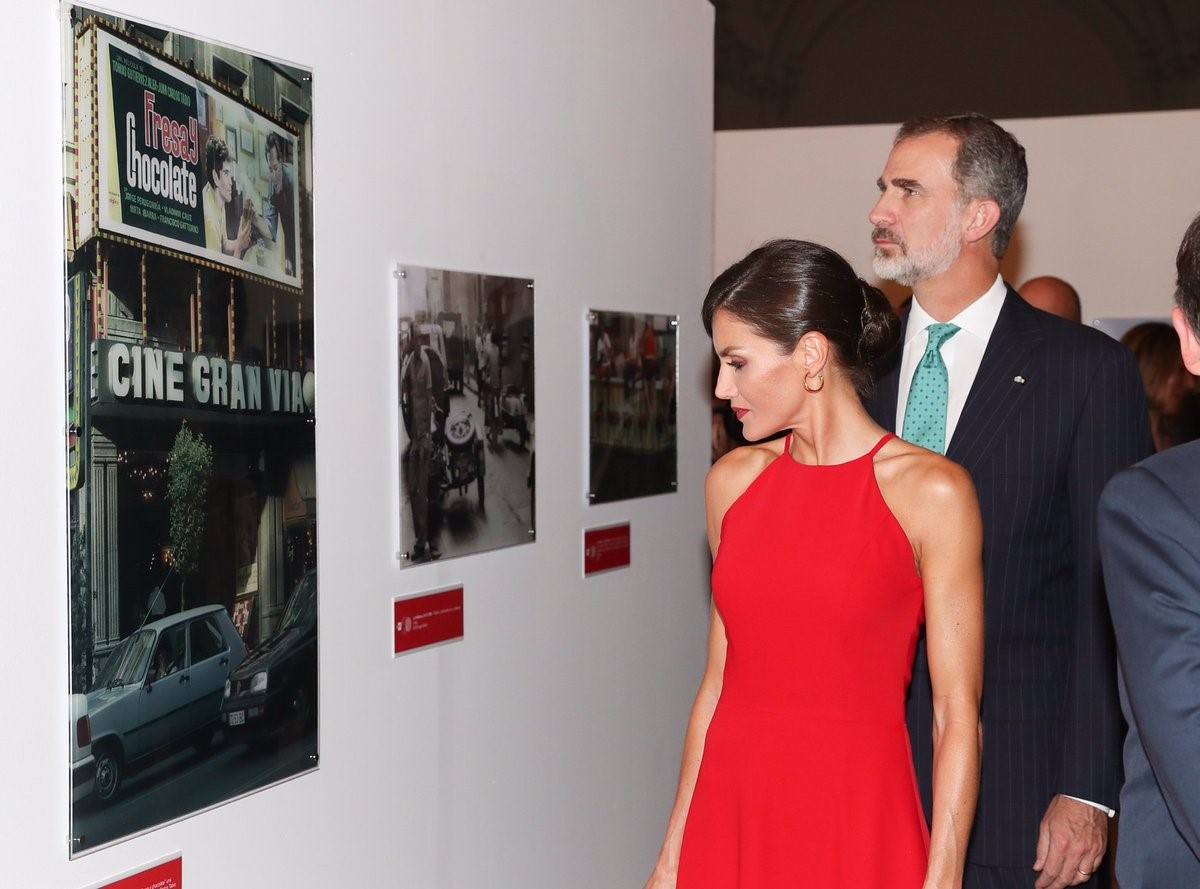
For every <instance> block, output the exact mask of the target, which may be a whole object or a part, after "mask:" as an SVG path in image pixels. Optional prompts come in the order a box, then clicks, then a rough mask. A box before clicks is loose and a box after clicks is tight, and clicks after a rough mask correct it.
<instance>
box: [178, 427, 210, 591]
mask: <svg viewBox="0 0 1200 889" xmlns="http://www.w3.org/2000/svg"><path fill="white" fill-rule="evenodd" d="M168 461H169V464H168V466H167V504H168V506H169V507H170V517H171V550H172V552H173V554H174V564H175V570H176V571H177V572H179V578H180V586H179V609H180V610H181V611H182V610H183V609H184V608H186V607H187V599H186V586H187V580H188V578H189V577H191V576H192V575H193V574H195V573H196V570H197V569H198V568H199V567H200V548H201V546H202V545H203V543H204V523H205V518H206V517H207V515H208V484H209V481H210V480H211V479H212V468H213V451H212V445H210V444H209V443H208V442H207V441H205V440H204V436H203V435H201V434H199V433H193V432H192V430H190V429H188V426H187V422H186V421H184V422H183V424H181V425H180V427H179V434H178V435H176V436H175V444H174V445H173V446H172V447H171V455H170V457H169V458H168Z"/></svg>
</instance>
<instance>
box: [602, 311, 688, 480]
mask: <svg viewBox="0 0 1200 889" xmlns="http://www.w3.org/2000/svg"><path fill="white" fill-rule="evenodd" d="M678 329H679V320H678V318H677V317H676V316H674V315H650V314H642V313H634V312H603V311H596V310H594V311H592V312H590V313H589V315H588V391H589V399H590V404H589V410H588V417H589V432H590V455H589V465H590V474H589V479H590V483H589V487H588V495H587V496H588V501H589V502H590V503H606V502H608V501H612V500H626V499H628V498H630V497H645V496H648V495H650V494H667V493H670V492H672V491H674V490H675V488H676V480H677V478H678V476H677V474H676V466H675V462H676V451H677V441H676V429H675V386H676V377H677V357H678V349H677V345H676V344H677V333H678Z"/></svg>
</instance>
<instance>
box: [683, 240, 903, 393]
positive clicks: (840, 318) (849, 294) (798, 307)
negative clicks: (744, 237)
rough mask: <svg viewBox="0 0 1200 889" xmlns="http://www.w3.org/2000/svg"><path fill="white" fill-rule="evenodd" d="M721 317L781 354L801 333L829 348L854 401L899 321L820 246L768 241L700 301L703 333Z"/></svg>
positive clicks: (878, 294) (864, 388) (836, 257)
mask: <svg viewBox="0 0 1200 889" xmlns="http://www.w3.org/2000/svg"><path fill="white" fill-rule="evenodd" d="M719 311H726V312H729V313H730V314H731V315H733V316H734V317H735V318H738V319H739V320H741V321H743V322H745V323H746V324H749V325H750V326H751V327H752V328H754V330H755V331H757V332H758V333H759V334H760V335H761V336H764V337H766V338H767V339H769V340H772V341H773V342H775V343H776V344H777V345H778V346H779V349H780V351H781V352H783V353H785V354H787V353H790V352H791V351H793V350H794V349H795V348H796V344H797V343H799V342H800V338H801V337H802V336H804V335H805V334H806V333H812V332H816V333H820V334H822V335H823V336H824V337H825V338H826V339H827V340H829V342H830V344H831V345H832V346H833V348H834V351H835V353H836V357H837V362H838V364H839V366H841V368H842V369H843V370H844V371H845V372H846V374H847V376H849V377H850V379H851V380H852V381H853V383H854V386H855V388H856V389H857V390H858V392H859V394H860V395H865V394H867V393H868V392H869V391H870V390H871V383H872V374H871V367H872V365H873V364H874V363H875V362H876V361H877V360H878V359H879V358H882V357H883V356H884V355H886V354H888V353H889V352H890V351H891V350H892V348H893V347H895V345H896V343H897V342H898V341H899V339H900V319H899V318H898V317H897V316H896V313H895V312H894V311H893V310H892V307H891V304H890V303H888V301H887V298H886V297H885V296H884V295H883V294H882V293H881V292H880V291H879V290H878V288H875V287H872V286H871V285H870V284H868V283H867V282H866V281H864V280H863V279H862V278H860V277H858V275H857V274H855V272H854V269H853V268H852V267H851V266H850V263H848V262H846V260H844V259H842V257H841V256H839V255H838V254H837V253H835V252H834V251H833V250H830V249H829V248H828V247H822V246H821V245H820V244H813V243H811V242H809V241H792V240H786V239H780V240H777V241H768V242H767V243H766V244H763V245H762V246H761V247H759V248H758V249H757V250H754V251H752V252H751V253H749V254H748V255H747V256H746V257H745V258H744V259H742V260H740V261H738V262H735V263H734V264H733V265H731V266H730V267H729V268H727V269H726V270H725V271H723V272H721V274H720V275H718V276H717V279H716V280H715V281H713V283H712V286H711V287H709V288H708V295H707V296H706V297H705V298H704V309H703V314H704V329H705V330H707V331H708V335H709V336H712V327H713V316H715V315H716V314H717V312H719Z"/></svg>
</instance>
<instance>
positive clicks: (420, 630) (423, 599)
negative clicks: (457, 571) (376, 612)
mask: <svg viewBox="0 0 1200 889" xmlns="http://www.w3.org/2000/svg"><path fill="white" fill-rule="evenodd" d="M392 632H393V634H394V636H395V648H394V649H393V653H394V654H404V653H405V652H406V651H414V650H415V649H418V648H425V647H427V646H429V645H437V644H438V643H439V642H449V641H451V640H453V639H461V638H462V637H463V588H462V587H460V586H456V587H452V588H451V589H448V590H440V591H439V592H436V593H424V594H422V595H419V596H410V597H409V598H407V599H396V600H395V601H394V602H393V603H392Z"/></svg>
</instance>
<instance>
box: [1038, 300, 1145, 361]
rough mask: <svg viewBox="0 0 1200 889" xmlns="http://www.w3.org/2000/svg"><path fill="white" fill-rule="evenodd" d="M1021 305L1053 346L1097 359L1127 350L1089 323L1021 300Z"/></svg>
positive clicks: (1111, 356) (1118, 355)
mask: <svg viewBox="0 0 1200 889" xmlns="http://www.w3.org/2000/svg"><path fill="white" fill-rule="evenodd" d="M1022 307H1023V308H1024V309H1025V310H1026V311H1028V312H1030V313H1031V314H1032V316H1033V317H1034V318H1035V319H1036V321H1037V324H1038V326H1039V327H1040V328H1041V330H1042V334H1043V336H1044V337H1045V338H1046V342H1048V343H1050V344H1052V345H1053V346H1056V347H1059V348H1066V349H1068V350H1069V351H1070V352H1071V353H1073V354H1077V355H1085V356H1089V357H1094V358H1095V359H1097V360H1102V359H1103V358H1105V357H1108V358H1114V357H1120V356H1122V355H1124V353H1126V352H1128V351H1129V350H1128V349H1127V348H1126V347H1125V346H1123V345H1122V344H1121V343H1120V342H1119V341H1117V340H1115V339H1113V338H1112V337H1111V336H1109V335H1108V334H1106V333H1104V332H1103V331H1101V330H1098V329H1096V328H1095V327H1092V326H1091V325H1090V324H1081V323H1078V322H1075V321H1068V320H1067V319H1066V318H1059V317H1058V316H1057V315H1051V314H1050V313H1049V312H1043V311H1042V310H1041V309H1038V308H1035V307H1034V306H1031V305H1029V304H1028V303H1026V302H1024V301H1023V300H1022Z"/></svg>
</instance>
